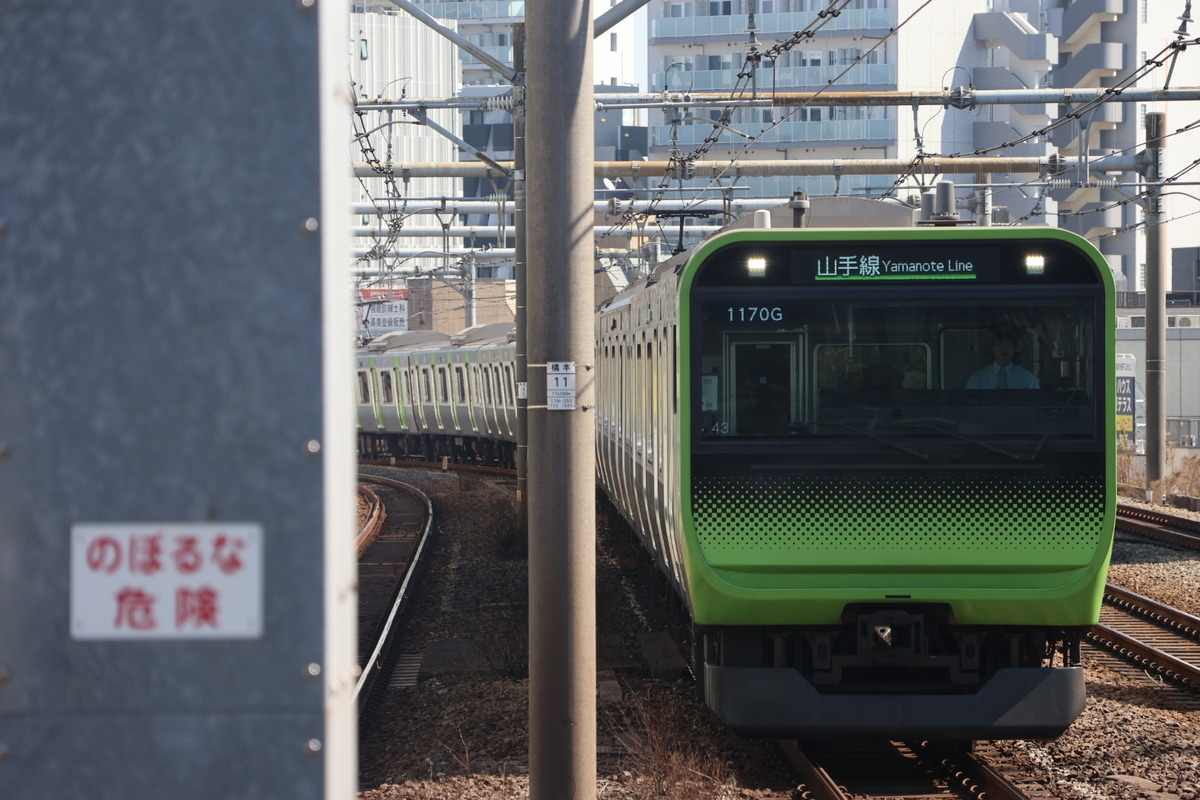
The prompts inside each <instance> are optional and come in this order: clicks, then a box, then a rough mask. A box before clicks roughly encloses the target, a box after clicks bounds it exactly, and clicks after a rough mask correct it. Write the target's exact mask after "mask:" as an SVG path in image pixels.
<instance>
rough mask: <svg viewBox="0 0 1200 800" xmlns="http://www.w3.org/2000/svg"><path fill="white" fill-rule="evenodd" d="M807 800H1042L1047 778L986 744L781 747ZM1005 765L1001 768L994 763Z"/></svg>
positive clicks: (880, 743)
mask: <svg viewBox="0 0 1200 800" xmlns="http://www.w3.org/2000/svg"><path fill="white" fill-rule="evenodd" d="M779 745H780V750H781V751H782V753H783V755H784V757H785V758H787V760H788V762H789V763H790V764H791V765H792V767H793V768H794V769H795V770H796V771H797V773H798V774H799V777H800V781H801V789H800V792H799V793H798V796H799V797H801V798H804V800H862V799H863V798H872V797H878V798H889V800H894V799H896V798H903V800H944V799H945V798H962V800H984V799H985V798H986V800H1043V798H1045V799H1047V800H1048V798H1051V797H1052V796H1053V795H1052V794H1051V793H1050V790H1049V788H1047V787H1046V786H1045V783H1044V781H1045V778H1044V776H1039V775H1033V774H1031V773H1029V772H1028V771H1027V770H1025V769H1024V768H1021V767H1018V766H1016V765H1015V764H1013V763H1011V762H1009V761H1007V760H1006V759H1003V758H1002V757H1000V756H999V754H998V752H997V751H994V750H992V749H991V748H990V746H988V745H986V744H980V745H978V749H977V750H974V751H972V752H968V751H967V750H965V749H964V748H962V747H951V746H944V745H938V744H935V743H931V742H925V741H921V742H899V741H875V742H864V741H858V742H843V743H821V744H811V743H797V742H792V741H784V742H780V743H779ZM997 761H1001V762H1004V763H1002V764H1001V765H1000V766H997V765H996V763H995V762H997Z"/></svg>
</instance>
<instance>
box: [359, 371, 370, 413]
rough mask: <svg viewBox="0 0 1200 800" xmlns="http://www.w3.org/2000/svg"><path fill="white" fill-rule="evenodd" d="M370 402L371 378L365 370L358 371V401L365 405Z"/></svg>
mask: <svg viewBox="0 0 1200 800" xmlns="http://www.w3.org/2000/svg"><path fill="white" fill-rule="evenodd" d="M370 402H371V379H370V377H369V376H368V375H367V373H366V372H365V371H363V372H359V373H358V403H359V405H367V404H368V403H370Z"/></svg>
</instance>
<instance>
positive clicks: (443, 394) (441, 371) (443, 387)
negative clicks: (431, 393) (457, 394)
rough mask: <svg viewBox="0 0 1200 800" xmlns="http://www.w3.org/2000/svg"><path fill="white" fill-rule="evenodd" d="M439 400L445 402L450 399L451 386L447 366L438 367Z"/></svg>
mask: <svg viewBox="0 0 1200 800" xmlns="http://www.w3.org/2000/svg"><path fill="white" fill-rule="evenodd" d="M437 387H438V402H439V403H445V402H448V401H449V400H450V386H449V385H448V384H447V382H446V368H445V367H439V368H438V383H437Z"/></svg>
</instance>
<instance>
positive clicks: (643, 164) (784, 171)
mask: <svg viewBox="0 0 1200 800" xmlns="http://www.w3.org/2000/svg"><path fill="white" fill-rule="evenodd" d="M1141 164H1142V160H1141V159H1139V158H1138V157H1137V156H1132V155H1114V156H1107V157H1104V158H1097V159H1094V160H1089V161H1088V168H1089V169H1090V170H1092V171H1096V172H1137V171H1139V168H1140V166H1141ZM1082 165H1083V159H1081V158H1079V157H1075V156H1071V157H1063V156H1055V157H1050V158H1043V157H1032V156H1015V157H1012V158H997V157H994V156H967V157H963V158H952V157H948V156H928V157H926V158H924V159H922V168H923V169H924V171H925V172H926V174H944V175H959V174H973V173H979V172H983V173H1004V174H1034V175H1059V174H1061V173H1064V172H1069V171H1071V170H1073V169H1077V168H1079V167H1081V166H1082ZM381 166H383V167H386V168H389V169H392V170H393V171H394V172H395V174H397V175H403V176H405V177H409V178H439V177H450V178H501V177H504V174H505V173H504V172H502V171H501V170H500V169H496V168H494V167H489V166H487V165H486V164H473V163H471V162H468V161H443V162H439V163H411V164H383V165H381ZM499 166H500V167H501V168H502V169H510V168H511V166H512V165H511V164H510V163H508V162H500V165H499ZM911 166H912V159H908V158H864V159H832V158H830V159H797V160H792V161H783V160H773V161H738V162H736V163H734V164H730V162H728V161H692V162H689V165H688V171H689V173H690V174H691V176H692V177H696V178H713V177H718V176H722V177H736V176H742V177H764V176H804V175H834V174H838V173H840V174H842V175H899V174H901V173H903V172H904V171H905V170H907V169H909V168H910V167H911ZM353 169H354V174H355V176H358V177H364V178H369V177H371V176H373V175H375V174H376V172H375V170H374V168H373V167H372V166H371V165H369V164H365V163H362V162H357V163H355V164H354V165H353ZM593 169H594V174H595V177H598V178H629V177H665V176H668V175H669V176H674V175H675V173H676V171H677V170H678V169H679V165H678V163H676V162H672V161H597V162H595V163H594V165H593Z"/></svg>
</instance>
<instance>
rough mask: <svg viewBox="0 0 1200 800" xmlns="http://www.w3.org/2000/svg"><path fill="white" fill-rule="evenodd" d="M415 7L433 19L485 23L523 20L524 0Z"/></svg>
mask: <svg viewBox="0 0 1200 800" xmlns="http://www.w3.org/2000/svg"><path fill="white" fill-rule="evenodd" d="M416 2H417V5H419V6H420V7H421V10H422V11H424V12H425V13H426V14H428V15H429V16H431V17H434V18H435V19H469V20H473V21H476V22H486V21H488V20H498V19H513V18H518V19H524V18H525V0H472V1H470V2H462V3H422V2H420V0H416Z"/></svg>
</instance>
